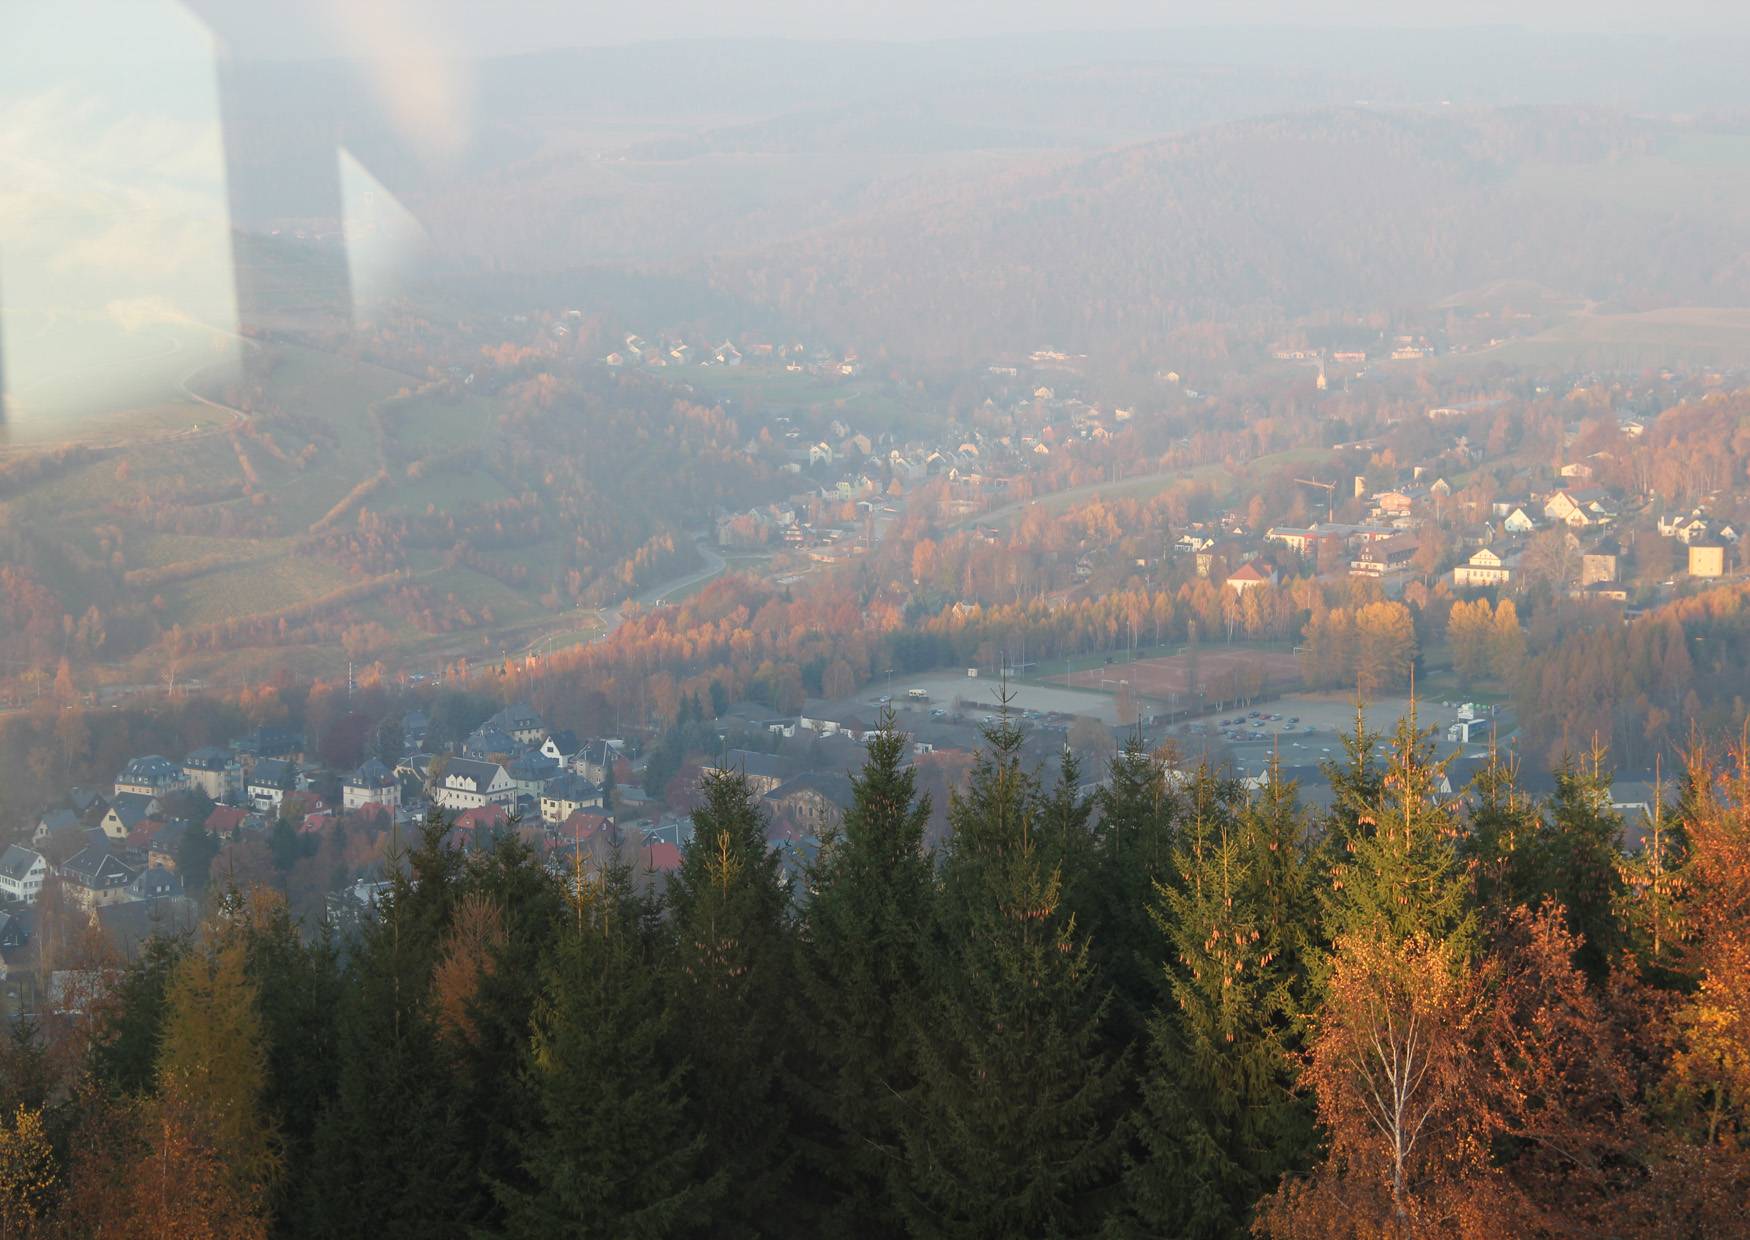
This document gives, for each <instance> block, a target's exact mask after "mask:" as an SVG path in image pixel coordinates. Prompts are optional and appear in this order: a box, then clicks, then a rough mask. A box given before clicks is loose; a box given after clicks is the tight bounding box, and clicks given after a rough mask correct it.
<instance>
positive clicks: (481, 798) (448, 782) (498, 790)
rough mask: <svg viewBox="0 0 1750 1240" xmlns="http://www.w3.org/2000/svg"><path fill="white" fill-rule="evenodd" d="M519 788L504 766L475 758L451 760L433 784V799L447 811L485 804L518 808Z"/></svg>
mask: <svg viewBox="0 0 1750 1240" xmlns="http://www.w3.org/2000/svg"><path fill="white" fill-rule="evenodd" d="M516 795H517V786H516V783H515V781H513V780H512V779H511V777H510V772H508V771H506V770H505V769H504V767H503V765H502V764H500V763H497V762H480V761H476V760H475V759H473V758H451V759H450V763H449V765H448V766H447V767H445V768H444V773H443V775H442V776H440V777H439V778H438V779H435V780H433V781H432V785H431V799H432V803H433V804H435V805H439V806H442V807H443V808H444V809H479V808H480V807H481V806H482V805H502V806H503V807H504V808H505V809H507V810H510V809H515V808H516Z"/></svg>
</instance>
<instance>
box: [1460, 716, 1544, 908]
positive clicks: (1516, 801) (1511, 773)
mask: <svg viewBox="0 0 1750 1240" xmlns="http://www.w3.org/2000/svg"><path fill="white" fill-rule="evenodd" d="M1469 794H1470V795H1469V822H1468V823H1467V826H1468V828H1469V829H1468V830H1467V831H1466V832H1465V833H1464V835H1463V836H1461V837H1460V839H1459V845H1458V854H1459V860H1460V861H1461V862H1462V863H1463V864H1464V866H1465V868H1466V870H1467V871H1468V872H1469V874H1470V879H1471V886H1472V889H1473V891H1474V893H1475V900H1476V904H1477V907H1478V908H1479V909H1480V910H1481V911H1482V912H1483V914H1484V915H1485V916H1486V917H1487V918H1488V920H1489V921H1490V923H1491V924H1493V925H1495V926H1504V925H1505V924H1506V920H1507V918H1508V916H1509V914H1510V913H1511V912H1512V910H1513V909H1514V908H1516V907H1518V906H1519V905H1521V904H1523V903H1524V902H1525V898H1526V894H1527V892H1528V890H1529V889H1530V887H1531V882H1532V879H1531V873H1530V871H1531V868H1532V858H1533V856H1534V848H1535V845H1536V843H1537V835H1538V828H1539V826H1540V825H1541V819H1540V817H1539V815H1538V812H1537V807H1536V805H1535V804H1534V803H1533V802H1532V800H1531V798H1530V797H1528V796H1526V795H1525V794H1524V793H1522V792H1521V791H1519V770H1518V763H1517V762H1516V761H1515V760H1513V759H1512V758H1509V757H1503V756H1502V755H1501V753H1500V751H1499V750H1497V749H1496V748H1495V746H1494V744H1493V742H1491V743H1490V745H1489V760H1488V763H1487V765H1485V766H1484V767H1483V768H1482V769H1481V770H1480V771H1478V772H1477V774H1476V778H1475V779H1474V780H1472V782H1471V787H1470V789H1469Z"/></svg>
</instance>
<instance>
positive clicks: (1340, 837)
mask: <svg viewBox="0 0 1750 1240" xmlns="http://www.w3.org/2000/svg"><path fill="white" fill-rule="evenodd" d="M1414 709H1415V708H1414V706H1412V707H1411V710H1412V713H1413V712H1414ZM1338 739H1339V740H1340V741H1341V742H1342V745H1343V757H1342V759H1341V760H1340V761H1325V762H1321V763H1320V764H1319V766H1320V769H1321V770H1323V771H1324V774H1325V778H1326V780H1327V781H1329V783H1330V785H1331V807H1330V809H1329V810H1327V811H1326V813H1325V822H1324V828H1325V837H1326V840H1327V842H1328V844H1329V846H1330V847H1331V848H1332V849H1333V850H1334V853H1335V854H1341V853H1342V852H1343V851H1344V849H1345V848H1346V846H1347V844H1348V841H1349V839H1350V837H1351V836H1353V835H1355V834H1356V833H1357V832H1358V831H1360V829H1361V820H1362V819H1363V818H1367V817H1370V816H1371V815H1372V812H1373V807H1374V806H1375V805H1376V804H1377V803H1378V802H1379V796H1380V791H1381V788H1382V785H1383V781H1384V778H1385V776H1384V772H1383V771H1382V770H1381V768H1380V764H1379V760H1378V758H1377V757H1376V756H1375V750H1376V749H1377V748H1378V746H1379V741H1380V734H1379V733H1378V732H1374V731H1372V730H1370V729H1369V728H1368V726H1367V712H1366V711H1365V709H1364V708H1363V706H1362V702H1361V700H1360V699H1359V698H1357V699H1356V701H1355V726H1354V728H1353V729H1352V730H1351V731H1349V732H1348V733H1346V734H1344V735H1343V736H1341V737H1339V738H1338Z"/></svg>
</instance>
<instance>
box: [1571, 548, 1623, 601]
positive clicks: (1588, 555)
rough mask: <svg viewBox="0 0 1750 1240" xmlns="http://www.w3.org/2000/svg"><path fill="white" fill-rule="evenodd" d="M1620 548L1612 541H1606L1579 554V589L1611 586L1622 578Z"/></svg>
mask: <svg viewBox="0 0 1750 1240" xmlns="http://www.w3.org/2000/svg"><path fill="white" fill-rule="evenodd" d="M1621 555H1622V548H1621V547H1619V546H1618V545H1617V544H1616V541H1615V540H1614V539H1606V540H1605V541H1604V542H1601V543H1599V544H1598V545H1597V546H1595V547H1591V548H1588V549H1587V550H1585V551H1583V552H1581V553H1580V588H1581V589H1585V588H1586V587H1587V586H1590V585H1597V584H1606V585H1608V584H1612V583H1614V582H1616V581H1618V580H1620V579H1621V577H1622V566H1621V563H1620V559H1621Z"/></svg>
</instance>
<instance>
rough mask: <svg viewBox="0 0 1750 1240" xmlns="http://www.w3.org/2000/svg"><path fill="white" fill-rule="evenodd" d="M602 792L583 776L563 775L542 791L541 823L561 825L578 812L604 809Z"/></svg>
mask: <svg viewBox="0 0 1750 1240" xmlns="http://www.w3.org/2000/svg"><path fill="white" fill-rule="evenodd" d="M602 801H603V797H602V790H601V788H600V786H599V785H597V784H595V783H592V782H591V781H590V780H587V779H585V778H584V777H583V776H581V775H561V776H560V777H559V778H557V779H554V780H550V781H549V782H548V784H547V786H546V787H545V788H544V789H542V790H541V821H542V822H550V823H561V822H564V821H565V820H566V819H568V818H570V817H571V815H573V814H575V813H576V812H577V811H578V810H588V809H602V808H604V806H603V804H602Z"/></svg>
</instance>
